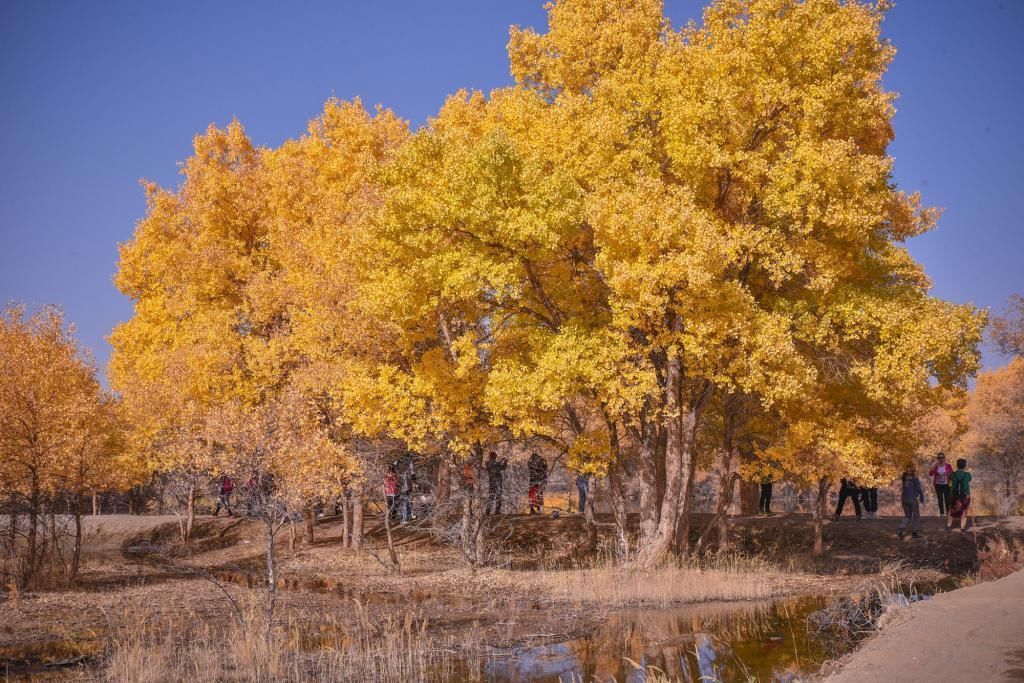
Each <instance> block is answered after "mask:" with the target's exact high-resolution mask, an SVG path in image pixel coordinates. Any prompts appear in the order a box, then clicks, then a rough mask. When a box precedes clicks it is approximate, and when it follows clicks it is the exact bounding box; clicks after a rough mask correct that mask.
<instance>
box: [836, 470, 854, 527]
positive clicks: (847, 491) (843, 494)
mask: <svg viewBox="0 0 1024 683" xmlns="http://www.w3.org/2000/svg"><path fill="white" fill-rule="evenodd" d="M847 498H849V499H850V501H851V502H852V503H853V511H854V512H855V513H857V521H858V522H859V521H860V489H859V488H858V487H857V482H855V481H854V480H853V479H849V478H847V479H840V480H839V503H838V504H837V505H836V514H835V518H836V519H839V518H840V517H841V516H842V514H843V508H844V507H846V499H847Z"/></svg>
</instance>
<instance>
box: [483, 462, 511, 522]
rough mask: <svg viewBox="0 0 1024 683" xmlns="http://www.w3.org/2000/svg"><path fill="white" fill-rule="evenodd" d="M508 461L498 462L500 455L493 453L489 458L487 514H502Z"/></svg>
mask: <svg viewBox="0 0 1024 683" xmlns="http://www.w3.org/2000/svg"><path fill="white" fill-rule="evenodd" d="M506 467H508V459H507V458H502V459H501V460H498V454H497V453H495V452H494V451H491V453H490V455H489V456H487V514H489V515H490V514H492V513H493V514H495V515H500V514H501V498H502V488H503V487H504V484H505V468H506Z"/></svg>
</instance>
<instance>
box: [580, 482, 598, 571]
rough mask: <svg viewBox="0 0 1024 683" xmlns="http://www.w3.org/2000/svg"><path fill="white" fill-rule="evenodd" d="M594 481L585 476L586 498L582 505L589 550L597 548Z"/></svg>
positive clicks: (595, 487)
mask: <svg viewBox="0 0 1024 683" xmlns="http://www.w3.org/2000/svg"><path fill="white" fill-rule="evenodd" d="M595 481H596V479H595V477H593V476H590V477H587V487H586V489H585V490H586V495H587V499H586V502H585V503H584V505H583V518H584V520H585V521H586V523H587V549H588V550H589V551H590V552H593V551H595V550H597V524H596V523H595V522H594V491H595V490H596V489H597V486H596V485H595Z"/></svg>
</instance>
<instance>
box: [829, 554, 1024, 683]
mask: <svg viewBox="0 0 1024 683" xmlns="http://www.w3.org/2000/svg"><path fill="white" fill-rule="evenodd" d="M867 680H870V681H928V682H929V683H932V682H934V681H944V682H948V681H972V682H973V681H1024V570H1022V571H1018V572H1016V573H1014V574H1011V575H1010V576H1007V577H1004V578H1002V579H999V580H998V581H992V582H990V583H982V584H978V585H976V586H970V587H967V588H962V589H960V590H957V591H953V592H950V593H943V594H941V595H937V596H935V597H933V598H931V599H930V600H926V601H923V602H919V603H915V604H913V605H911V606H910V607H908V608H906V609H905V610H903V611H901V612H900V613H899V614H897V615H896V616H895V617H894V618H893V620H892V621H891V622H890V623H889V624H887V625H885V627H884V628H883V629H882V631H881V632H879V633H878V635H876V636H874V637H873V638H871V639H870V640H869V641H868V642H867V643H865V644H864V645H863V646H862V647H861V648H860V649H858V650H857V651H856V652H854V653H853V654H851V655H849V656H848V658H847V659H846V661H845V662H844V666H843V668H842V670H840V671H839V672H838V673H837V674H835V675H833V676H831V677H829V678H827V679H826V681H828V683H862V682H863V681H867Z"/></svg>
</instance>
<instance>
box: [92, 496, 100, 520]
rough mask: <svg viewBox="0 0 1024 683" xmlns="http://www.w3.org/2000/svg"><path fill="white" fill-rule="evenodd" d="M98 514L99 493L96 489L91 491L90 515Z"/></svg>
mask: <svg viewBox="0 0 1024 683" xmlns="http://www.w3.org/2000/svg"><path fill="white" fill-rule="evenodd" d="M99 514H100V494H99V493H98V492H96V491H93V492H92V515H93V517H95V516H97V515H99Z"/></svg>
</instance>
